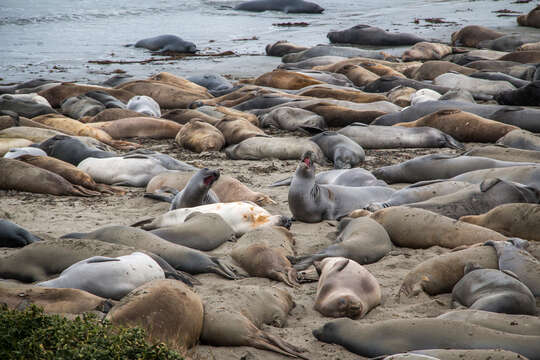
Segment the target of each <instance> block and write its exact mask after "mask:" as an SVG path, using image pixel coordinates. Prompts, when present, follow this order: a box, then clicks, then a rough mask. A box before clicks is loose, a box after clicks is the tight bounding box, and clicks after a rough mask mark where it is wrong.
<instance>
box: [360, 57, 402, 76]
mask: <svg viewBox="0 0 540 360" xmlns="http://www.w3.org/2000/svg"><path fill="white" fill-rule="evenodd" d="M358 65H360V66H361V67H363V68H364V69H366V70H369V71H371V72H372V73H374V74H375V75H379V76H397V77H400V78H405V77H406V76H405V75H403V74H402V73H400V72H399V71H396V70H394V69H392V68H391V67H390V66H386V65H383V64H380V63H376V62H371V61H366V62H361V63H360V64H358Z"/></svg>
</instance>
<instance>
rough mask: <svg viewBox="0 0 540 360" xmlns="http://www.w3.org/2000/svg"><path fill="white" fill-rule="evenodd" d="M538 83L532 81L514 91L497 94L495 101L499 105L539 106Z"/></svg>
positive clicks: (539, 87)
mask: <svg viewBox="0 0 540 360" xmlns="http://www.w3.org/2000/svg"><path fill="white" fill-rule="evenodd" d="M539 96H540V81H539V80H536V81H532V82H530V83H528V84H527V85H525V86H523V87H520V88H519V89H515V90H508V91H503V92H499V93H497V94H496V95H495V97H494V98H495V100H496V101H497V102H498V103H499V104H501V105H518V106H540V101H539V100H538V97H539Z"/></svg>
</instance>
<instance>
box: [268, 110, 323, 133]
mask: <svg viewBox="0 0 540 360" xmlns="http://www.w3.org/2000/svg"><path fill="white" fill-rule="evenodd" d="M260 125H261V127H263V128H265V127H270V126H273V127H276V128H278V129H283V130H289V131H295V130H305V129H307V128H309V129H320V130H325V129H326V128H327V127H326V122H325V121H324V118H323V117H322V116H320V115H317V114H315V113H314V112H311V111H308V110H304V109H298V108H293V107H288V106H284V107H279V108H277V109H274V110H272V111H270V112H269V113H268V114H265V115H263V116H262V118H261V119H260Z"/></svg>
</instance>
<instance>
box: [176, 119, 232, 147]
mask: <svg viewBox="0 0 540 360" xmlns="http://www.w3.org/2000/svg"><path fill="white" fill-rule="evenodd" d="M174 140H175V141H176V143H177V144H178V145H180V146H182V147H184V148H186V149H189V150H191V151H195V152H198V153H200V152H203V151H219V150H221V148H222V147H223V146H225V137H224V136H223V134H222V133H221V131H219V130H218V129H216V128H215V126H213V125H210V124H208V123H206V122H203V121H200V120H199V119H198V118H194V119H192V120H190V121H189V122H188V123H187V124H185V125H184V126H183V127H182V128H181V129H180V131H178V133H177V134H176V138H175V139H174Z"/></svg>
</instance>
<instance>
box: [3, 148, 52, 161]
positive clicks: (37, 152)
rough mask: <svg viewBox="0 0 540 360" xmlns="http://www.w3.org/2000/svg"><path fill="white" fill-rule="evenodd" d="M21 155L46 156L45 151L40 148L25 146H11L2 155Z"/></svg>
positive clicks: (15, 157)
mask: <svg viewBox="0 0 540 360" xmlns="http://www.w3.org/2000/svg"><path fill="white" fill-rule="evenodd" d="M22 155H32V156H47V153H46V152H45V151H43V150H41V149H40V148H35V147H30V146H27V147H21V148H11V149H9V151H8V152H7V153H5V154H4V157H5V158H6V159H17V158H19V157H20V156H22Z"/></svg>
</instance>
